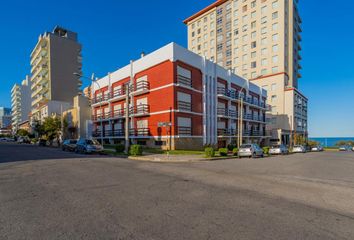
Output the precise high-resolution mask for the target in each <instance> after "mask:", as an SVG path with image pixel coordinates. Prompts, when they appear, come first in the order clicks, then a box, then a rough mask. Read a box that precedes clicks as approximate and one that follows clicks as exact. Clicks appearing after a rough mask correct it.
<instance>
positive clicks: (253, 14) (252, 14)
mask: <svg viewBox="0 0 354 240" xmlns="http://www.w3.org/2000/svg"><path fill="white" fill-rule="evenodd" d="M256 17H257V15H256V11H253V12H252V13H251V18H252V19H253V18H256Z"/></svg>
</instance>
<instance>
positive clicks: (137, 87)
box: [130, 81, 150, 96]
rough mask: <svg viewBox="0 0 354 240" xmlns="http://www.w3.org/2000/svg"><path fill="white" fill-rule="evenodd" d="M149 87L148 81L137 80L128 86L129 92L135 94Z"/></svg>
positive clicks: (144, 91)
mask: <svg viewBox="0 0 354 240" xmlns="http://www.w3.org/2000/svg"><path fill="white" fill-rule="evenodd" d="M149 89H150V84H149V82H148V81H139V82H137V83H136V84H135V85H133V86H131V87H130V92H131V94H132V95H134V96H136V95H139V94H144V93H146V92H148V91H149Z"/></svg>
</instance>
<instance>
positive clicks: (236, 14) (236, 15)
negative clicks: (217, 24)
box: [234, 10, 238, 18]
mask: <svg viewBox="0 0 354 240" xmlns="http://www.w3.org/2000/svg"><path fill="white" fill-rule="evenodd" d="M234 17H235V18H237V17H238V10H235V11H234Z"/></svg>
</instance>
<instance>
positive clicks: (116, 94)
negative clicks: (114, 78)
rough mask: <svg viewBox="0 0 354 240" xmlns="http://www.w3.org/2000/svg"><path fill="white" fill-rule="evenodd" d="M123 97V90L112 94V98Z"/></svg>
mask: <svg viewBox="0 0 354 240" xmlns="http://www.w3.org/2000/svg"><path fill="white" fill-rule="evenodd" d="M124 95H125V90H124V89H123V88H121V89H117V90H114V91H113V92H112V98H116V97H123V96H124Z"/></svg>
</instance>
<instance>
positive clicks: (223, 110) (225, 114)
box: [217, 108, 229, 117]
mask: <svg viewBox="0 0 354 240" xmlns="http://www.w3.org/2000/svg"><path fill="white" fill-rule="evenodd" d="M217 113H218V116H222V117H229V110H228V109H226V108H218V109H217Z"/></svg>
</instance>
